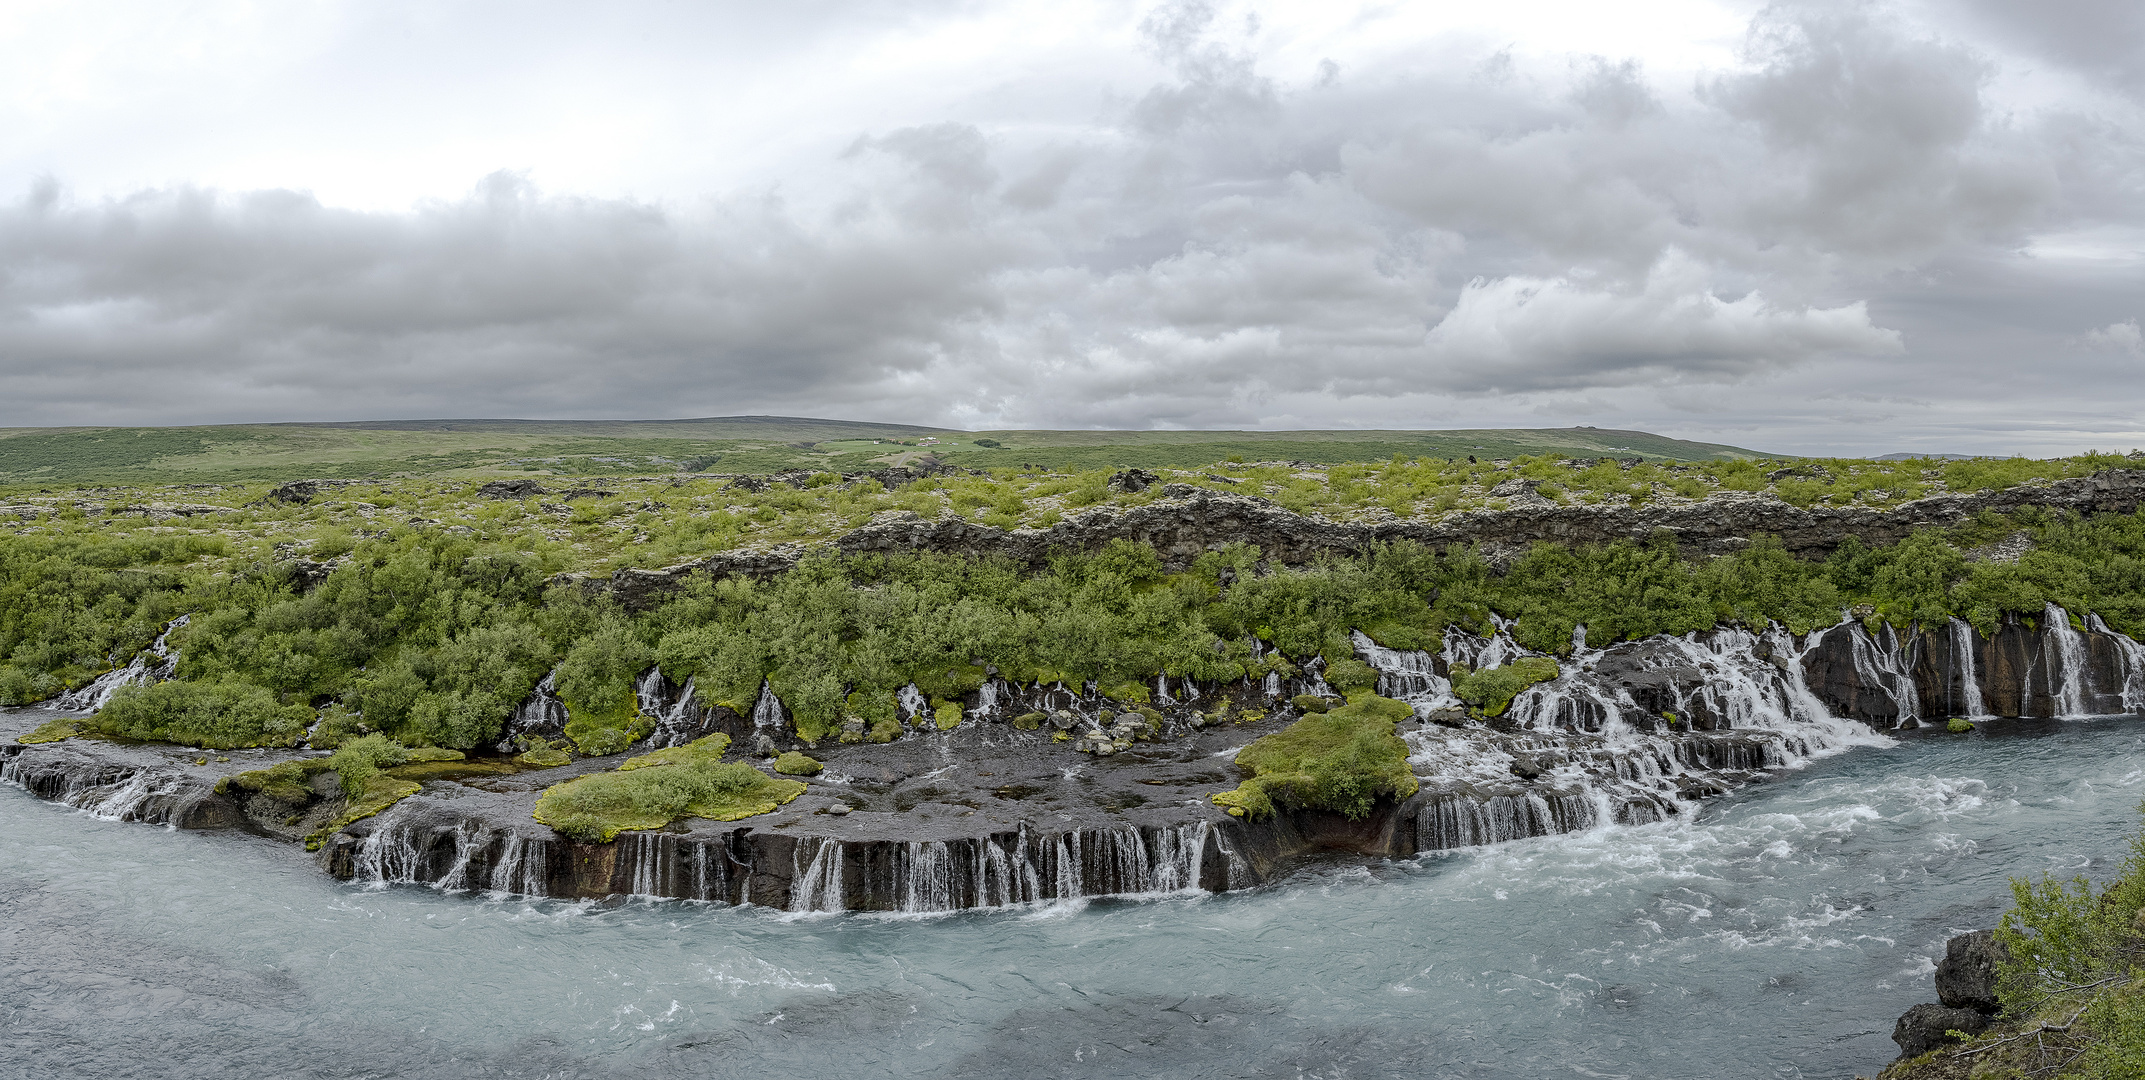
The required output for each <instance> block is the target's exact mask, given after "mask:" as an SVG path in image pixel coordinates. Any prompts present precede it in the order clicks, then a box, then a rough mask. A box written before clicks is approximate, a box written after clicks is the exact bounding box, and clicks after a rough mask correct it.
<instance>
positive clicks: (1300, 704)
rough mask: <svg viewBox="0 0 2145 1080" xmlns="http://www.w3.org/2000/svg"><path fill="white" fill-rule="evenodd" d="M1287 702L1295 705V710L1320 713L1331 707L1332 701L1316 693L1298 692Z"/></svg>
mask: <svg viewBox="0 0 2145 1080" xmlns="http://www.w3.org/2000/svg"><path fill="white" fill-rule="evenodd" d="M1288 703H1289V704H1290V705H1293V706H1295V707H1296V711H1297V712H1302V713H1322V712H1325V711H1326V710H1328V709H1331V708H1332V707H1333V702H1331V701H1329V700H1327V699H1325V698H1322V697H1319V696H1318V695H1317V694H1298V695H1296V696H1295V697H1292V698H1290V699H1289V701H1288Z"/></svg>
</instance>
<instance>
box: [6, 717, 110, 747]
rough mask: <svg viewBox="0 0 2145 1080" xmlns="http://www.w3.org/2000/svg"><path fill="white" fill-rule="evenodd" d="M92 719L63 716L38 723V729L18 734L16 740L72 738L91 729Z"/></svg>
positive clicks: (42, 740) (34, 741)
mask: <svg viewBox="0 0 2145 1080" xmlns="http://www.w3.org/2000/svg"><path fill="white" fill-rule="evenodd" d="M90 719H91V718H90V717H86V716H63V717H60V718H59V719H57V720H47V721H45V722H44V723H42V724H39V725H37V728H36V730H34V731H31V732H28V733H27V734H23V735H17V736H16V737H15V741H16V742H19V743H48V742H58V741H60V740H61V739H71V738H74V737H75V736H77V735H80V734H82V733H83V732H85V731H89V730H91V727H90Z"/></svg>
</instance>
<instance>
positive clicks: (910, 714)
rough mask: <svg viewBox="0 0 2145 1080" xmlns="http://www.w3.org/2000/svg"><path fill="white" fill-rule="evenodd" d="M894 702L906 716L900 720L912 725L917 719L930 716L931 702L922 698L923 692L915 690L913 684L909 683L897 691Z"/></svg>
mask: <svg viewBox="0 0 2145 1080" xmlns="http://www.w3.org/2000/svg"><path fill="white" fill-rule="evenodd" d="M894 702H895V704H897V705H900V706H901V710H902V712H903V713H905V714H907V715H905V716H903V717H902V719H904V720H907V721H909V722H910V723H914V722H915V721H916V718H917V717H920V716H929V715H930V714H931V702H930V701H928V700H926V699H925V698H924V692H923V691H922V690H919V689H917V688H916V684H915V683H910V684H908V685H907V686H904V687H902V688H901V689H900V690H899V691H897V692H896V693H895V694H894Z"/></svg>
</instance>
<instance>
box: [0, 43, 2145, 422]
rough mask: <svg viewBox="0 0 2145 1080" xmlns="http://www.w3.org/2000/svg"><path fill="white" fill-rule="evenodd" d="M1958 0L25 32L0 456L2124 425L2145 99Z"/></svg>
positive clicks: (12, 146)
mask: <svg viewBox="0 0 2145 1080" xmlns="http://www.w3.org/2000/svg"><path fill="white" fill-rule="evenodd" d="M1959 3H1960V4H1964V5H1965V6H1966V8H1969V9H1971V10H1972V11H1974V12H1979V13H1980V14H1977V15H1975V16H1974V17H1973V18H1971V19H1969V18H1967V17H1965V16H1957V17H1956V18H1954V16H1952V15H1947V14H1945V13H1946V12H1947V11H1951V10H1953V7H1947V6H1944V5H1942V4H1939V5H1938V6H1935V7H1930V6H1927V5H1916V6H1913V7H1907V6H1903V5H1902V4H1899V3H1890V4H1888V3H1884V2H1876V3H1869V4H1855V5H1830V4H1822V3H1815V4H1800V3H1783V4H1776V5H1772V6H1769V7H1766V8H1764V9H1763V11H1762V12H1760V13H1759V14H1758V15H1757V16H1756V17H1755V18H1753V17H1751V16H1750V15H1749V14H1748V11H1749V6H1748V5H1745V4H1743V3H1741V2H1740V0H1721V2H1717V3H1716V2H1713V0H1678V2H1677V3H1675V4H1674V5H1672V6H1671V5H1653V6H1650V7H1647V8H1646V9H1645V10H1644V11H1643V12H1638V13H1637V14H1634V13H1633V12H1632V11H1631V10H1626V9H1618V8H1613V7H1602V6H1600V5H1579V4H1568V3H1562V0H1526V2H1524V3H1514V4H1511V5H1502V6H1497V5H1493V6H1488V7H1484V6H1480V5H1478V6H1477V7H1476V8H1475V9H1461V8H1454V7H1452V6H1450V5H1412V6H1411V5H1400V6H1397V7H1395V6H1391V5H1366V6H1361V7H1351V6H1347V5H1343V6H1340V7H1335V6H1334V5H1331V4H1308V3H1298V2H1296V0H1208V2H1200V0H1193V2H1188V3H1171V4H1165V5H1155V4H1150V3H1143V4H1140V5H1135V6H1133V7H1130V8H1128V7H1124V6H1122V5H1117V4H1112V3H1094V4H1082V3H1071V4H1043V3H1040V2H1039V0H1036V2H1030V0H1007V2H1004V3H990V4H970V3H951V2H949V3H936V2H928V3H916V4H910V5H855V4H847V5H844V4H836V5H804V6H792V7H790V8H781V9H779V10H778V9H776V8H768V7H766V6H765V5H757V6H755V5H730V6H724V5H720V4H715V5H701V6H689V9H688V10H686V11H684V12H682V13H681V12H668V11H659V10H658V9H656V8H654V7H646V8H632V9H631V10H630V11H627V12H625V13H618V12H612V11H611V10H610V9H603V10H602V11H596V10H594V9H575V10H574V13H573V16H572V18H567V17H566V16H565V15H563V14H562V12H563V11H565V10H566V9H563V8H557V9H554V8H546V7H544V6H543V5H542V4H540V3H539V4H536V5H528V6H519V7H517V8H516V9H515V10H514V11H513V13H512V16H511V17H509V16H508V15H506V14H503V13H504V12H505V11H506V9H504V8H498V9H494V8H486V7H483V6H482V5H481V4H479V5H472V6H457V7H452V8H429V9H423V8H400V7H395V6H393V5H366V6H362V7H359V6H348V7H337V6H336V5H335V4H334V3H328V4H323V5H317V6H315V7H309V8H306V9H304V10H303V11H302V12H298V13H296V14H293V13H290V12H285V13H282V14H278V15H274V16H273V17H270V16H259V15H253V14H249V11H250V10H251V9H247V8H241V7H218V6H216V5H214V4H210V5H207V9H206V14H205V15H204V16H203V17H202V18H200V19H198V20H193V21H188V20H179V21H178V22H173V21H171V20H169V19H164V20H162V21H159V20H158V19H155V18H149V19H146V20H145V21H144V22H142V23H141V24H140V25H141V26H142V27H143V28H144V29H143V30H142V32H140V33H132V34H117V35H113V36H110V37H107V38H103V39H96V38H90V37H84V36H82V34H81V33H79V31H80V30H81V27H80V26H78V25H76V24H75V23H73V22H72V20H74V19H76V18H78V17H80V16H76V15H73V14H71V12H72V11H73V9H70V8H68V7H66V6H64V5H47V6H45V7H43V8H36V9H25V10H28V12H29V13H28V14H26V15H23V14H19V13H17V14H16V15H13V16H11V15H0V20H5V19H8V18H10V17H13V18H14V19H15V21H14V22H11V23H5V24H4V25H0V28H6V29H12V30H13V31H14V33H13V34H12V35H9V34H0V89H10V88H11V89H12V90H15V91H20V92H19V93H10V94H0V126H6V127H8V129H9V130H10V131H11V133H16V134H18V135H19V137H18V138H14V139H11V140H9V142H8V144H7V145H6V146H4V147H0V183H13V184H16V185H18V186H17V188H16V190H24V189H25V188H27V191H28V193H27V194H26V195H25V196H23V197H22V198H21V199H20V200H19V201H17V202H15V203H14V204H12V205H5V204H0V388H4V389H5V391H6V392H5V393H4V394H0V423H85V422H145V423H155V422H212V421H225V420H258V419H325V418H336V417H343V418H357V417H379V416H403V415H443V414H464V415H467V414H476V415H528V416H606V415H607V416H653V415H681V414H711V413H735V412H791V413H817V414H836V415H851V416H857V417H860V418H876V419H890V420H918V421H937V422H962V423H986V424H998V423H1003V424H1021V425H1113V426H1146V425H1167V426H1200V425H1218V426H1275V425H1290V426H1331V425H1358V424H1382V425H1401V426H1410V425H1421V424H1431V423H1462V424H1480V423H1522V424H1528V425H1539V424H1543V423H1551V422H1557V421H1559V420H1560V419H1561V420H1563V421H1566V422H1577V423H1596V424H1601V425H1603V426H1620V427H1644V426H1648V425H1665V426H1669V427H1671V428H1673V429H1675V430H1679V431H1687V432H1689V433H1691V434H1694V435H1708V434H1710V435H1712V436H1714V437H1719V438H1725V439H1728V441H1735V440H1736V439H1738V438H1744V439H1751V440H1772V441H1770V442H1768V443H1767V445H1768V446H1769V447H1771V448H1776V449H1782V450H1798V449H1824V448H1826V447H1827V446H1830V445H1837V444H1839V443H1840V442H1841V441H1842V440H1845V441H1849V442H1853V441H1858V440H1863V439H1866V438H1868V437H1869V428H1868V426H1867V424H1865V423H1863V421H1862V420H1857V419H1856V417H1862V418H1864V419H1866V418H1867V416H1868V415H1871V414H1870V413H1868V412H1867V410H1864V409H1862V408H1861V407H1860V406H1857V407H1855V408H1842V407H1840V406H1838V405H1818V404H1814V403H1813V402H1814V401H1815V399H1816V398H1817V397H1818V396H1819V395H1831V397H1829V398H1828V400H1832V401H1857V402H1896V401H1899V400H1902V399H1912V400H1915V401H1918V402H1925V404H1916V405H1913V406H1911V407H1909V406H1895V405H1892V404H1886V405H1885V406H1884V407H1883V410H1882V412H1883V414H1884V415H1885V417H1886V420H1885V424H1884V431H1885V432H1886V437H1888V438H1900V439H1907V438H1910V437H1912V432H1913V430H1915V429H1917V428H1920V429H1928V430H1937V429H1941V430H1943V431H1944V432H1946V433H1947V435H1946V437H1947V438H1950V437H1951V435H1950V434H1949V433H1951V432H1953V431H1954V430H1955V427H1956V425H1957V424H1958V423H1959V422H1960V421H1959V418H1962V417H1971V418H1974V421H1975V422H1976V423H1990V424H1995V421H1991V420H1990V419H1989V418H1990V417H1991V416H1992V415H2000V410H2002V409H2008V410H2011V411H2013V412H2016V413H2021V414H2027V413H2036V414H2038V413H2045V414H2048V415H2050V416H2053V415H2056V414H2059V413H2060V414H2062V415H2063V416H2064V419H2063V420H2062V421H2061V423H2049V424H2041V425H2039V426H2033V425H2026V424H2023V423H2021V424H2012V425H2009V426H2004V425H1996V426H1999V427H2002V429H2003V430H2004V431H2006V432H2014V433H2015V432H2026V431H2031V432H2037V433H2039V434H2033V435H2032V436H2031V438H2032V439H2042V440H2055V439H2059V438H2071V437H2072V436H2071V434H2069V433H2072V432H2077V431H2092V430H2114V429H2115V428H2116V427H2119V426H2121V425H2125V424H2129V423H2130V422H2131V421H2130V420H2129V419H2127V418H2126V417H2123V416H2121V415H2119V414H2120V413H2121V410H2120V409H2118V408H2114V407H2113V406H2109V405H2107V404H2106V403H2105V402H2104V401H2100V400H2096V401H2091V402H2086V403H2082V404H2081V403H2080V402H2078V401H2077V393H2076V387H2077V386H2078V385H2081V384H2085V383H2089V382H2092V381H2093V380H2098V379H2104V378H2107V377H2111V376H2113V377H2120V375H2121V374H2122V370H2123V369H2120V368H2118V367H2117V366H2116V365H2117V364H2118V363H2119V362H2120V363H2129V362H2130V361H2129V359H2128V357H2129V356H2130V355H2131V354H2130V353H2129V352H2128V351H2127V350H2129V349H2131V348H2132V347H2133V346H2132V345H2130V344H2127V343H2126V342H2128V341H2131V340H2134V339H2123V340H2117V339H2116V338H2115V337H2106V335H2111V334H2118V333H2119V332H2120V331H2121V330H2122V328H2124V327H2129V328H2130V330H2131V333H2132V334H2135V322H2134V320H2133V321H2130V322H2122V321H2117V320H2124V319H2126V318H2127V316H2128V315H2129V314H2130V312H2132V311H2134V310H2135V307H2134V297H2135V296H2136V295H2137V294H2138V293H2139V292H2140V291H2141V290H2145V261H2140V260H2138V259H2135V258H2129V257H2128V256H2129V255H2134V254H2135V252H2134V251H2131V250H2130V248H2134V247H2135V246H2136V245H2135V244H2134V243H2130V241H2132V240H2134V239H2135V237H2136V236H2137V235H2145V209H2141V207H2145V180H2140V177H2145V113H2140V111H2139V110H2138V108H2137V107H2136V106H2135V103H2134V102H2132V100H2131V99H2130V98H2126V97H2123V96H2122V94H2123V93H2125V92H2127V91H2125V90H2124V88H2125V87H2129V86H2132V85H2133V82H2132V81H2126V80H2130V75H2128V74H2125V73H2126V72H2128V71H2129V69H2128V68H2121V66H2120V64H2116V60H2119V59H2120V58H2119V57H2117V58H2114V59H2111V57H2110V54H2109V53H2108V50H2107V49H2106V48H2104V47H2102V46H2103V45H2104V44H2105V43H2096V42H2095V41H2093V40H2089V39H2088V38H2085V37H2081V36H2079V35H2075V34H2066V35H2056V36H2053V37H2052V36H2050V35H2049V34H2048V33H2047V32H2045V31H2043V32H2037V33H2038V36H2034V35H2026V34H2025V31H2017V33H2018V34H2019V35H2023V36H2019V37H2018V38H2017V42H2016V43H2014V42H2013V40H2012V38H2009V37H2006V36H2005V34H2006V33H2008V32H2009V31H2004V30H2003V29H2002V27H2003V26H2006V25H2009V23H2007V22H2005V21H2004V20H2002V19H1997V18H1996V17H1995V16H1993V15H1989V14H1988V11H1989V10H1992V9H1990V6H1989V5H1986V4H1980V3H1979V2H1978V0H1959ZM2076 5H2083V7H2081V8H2080V10H2084V9H2086V8H2091V9H2093V11H2097V12H2099V15H2096V16H2095V18H2101V19H2102V21H2103V22H2105V23H2106V24H2107V25H2111V26H2114V25H2122V24H2123V23H2122V19H2123V18H2125V16H2121V14H2120V13H2119V12H2115V11H2114V10H2113V8H2109V7H2107V5H2097V6H2096V4H2095V3H2094V2H2091V0H2076ZM2076 5H2074V6H2076ZM1953 6H1954V7H1955V6H1956V5H1953ZM1627 8H1628V6H1627ZM293 10H294V11H295V10H296V9H293ZM1929 12H1935V14H1934V15H1930V14H1929ZM2109 20H2112V21H2109ZM2014 21H2015V20H2014ZM2096 25H2099V24H2098V23H2096ZM487 27H489V28H490V30H492V31H494V32H493V33H491V34H490V35H489V36H487V35H486V34H480V33H478V32H477V31H479V30H483V29H486V28H487ZM1990 27H1996V29H1990ZM2029 38H2030V40H2029ZM2059 39H2060V40H2059ZM480 40H481V41H484V42H486V43H487V45H486V48H484V49H477V48H474V47H472V46H471V45H470V42H473V41H480ZM39 42H47V43H50V46H51V47H50V48H45V49H42V51H41V46H40V45H39ZM89 42H95V43H96V44H94V45H92V44H85V43H89ZM1596 52H1600V53H1603V54H1604V55H1595V53H1596ZM48 53H49V55H50V59H49V60H47V59H41V57H44V56H46V54H48ZM152 54H153V55H152ZM2022 57H2031V59H2030V60H2027V59H2021V58H2022ZM2064 57H2070V58H2073V59H2074V60H2075V63H2076V64H2077V65H2081V66H2080V67H2079V68H2078V70H2079V71H2080V72H2084V74H2080V75H2078V76H2077V79H2078V80H2079V82H2078V84H2079V85H2085V84H2086V83H2087V82H2090V83H2091V85H2093V86H2095V87H2100V88H2102V89H2097V90H2095V91H2093V96H2090V97H2080V96H2076V95H2072V96H2065V94H2063V93H2061V92H2060V87H2059V88H2058V90H2057V91H2051V90H2050V89H2049V86H2050V85H2053V84H2050V83H2048V82H2047V81H2046V80H2043V81H2042V82H2039V83H2034V84H2033V86H2032V87H2031V89H2033V91H2034V93H2035V94H2038V95H2039V96H2038V97H2032V98H2031V100H2030V101H2027V100H2026V99H2023V98H2015V97H2006V96H2005V95H2006V94H2009V93H2011V92H2012V91H2011V89H2010V88H2012V87H2015V86H2018V85H2023V84H2022V83H2021V81H2020V80H2022V79H2027V76H2028V75H2030V74H2031V71H2037V70H2041V69H2044V68H2046V67H2047V66H2048V65H2049V64H2051V63H2056V62H2059V61H2060V62H2062V63H2071V62H2073V61H2072V60H2064V59H2062V58H2064ZM2051 58H2054V59H2051ZM388 60H392V61H393V63H388V62H387V61H388ZM2111 64H2112V65H2115V66H2112V67H2111V66H2110V65H2111ZM2036 65H2038V66H2036ZM2118 68H2120V70H2118ZM2029 69H2031V70H2029ZM2022 72H2023V73H2024V74H2022ZM2028 81H2030V80H2028ZM2065 85H2068V84H2065ZM2111 87H2112V88H2113V89H2108V88H2111ZM2022 102H2024V103H2023V104H2022ZM2126 102H2127V103H2129V104H2126ZM202 117H215V118H216V123H214V124H204V123H202V121H201V119H200V118H202ZM500 170H503V171H500ZM43 174H50V175H53V176H57V177H59V178H61V180H63V181H64V183H53V182H37V183H32V182H31V181H30V179H29V178H30V177H33V176H38V175H43ZM486 174H489V175H490V178H489V179H486V180H484V181H482V182H481V183H479V184H478V185H477V186H476V188H475V189H474V190H468V189H467V188H468V184H469V183H470V180H469V178H471V177H475V176H483V175H486ZM443 176H452V177H454V178H455V180H454V186H453V187H452V188H451V189H450V188H448V187H445V186H443V185H444V184H445V181H443V180H441V179H440V178H441V177H443ZM69 190H73V191H76V192H79V194H76V195H72V196H70V195H69V194H67V192H68V191H69ZM2126 244H2127V245H2128V247H2125V245H2126ZM2088 248H2090V249H2091V251H2093V252H2098V253H2099V254H2098V255H2096V256H2095V257H2091V258H2087V257H2083V256H2081V255H2079V254H2078V253H2079V252H2080V251H2084V250H2086V249H2088ZM2110 252H2113V253H2114V254H2112V255H2111V254H2109V253H2110ZM2118 256H2120V257H2118ZM2111 323H2112V325H2107V324H2111ZM2104 325H2105V326H2106V329H2104V330H2102V331H2096V332H2095V334H2099V335H2103V337H2105V340H2103V339H2102V338H2099V337H2096V338H2093V339H2092V343H2094V344H2096V345H2098V346H2100V348H2099V349H2098V350H2097V351H2096V350H2081V349H2078V348H2076V347H2075V346H2076V345H2077V344H2079V343H2080V341H2081V340H2082V339H2080V338H2079V337H2078V336H2077V331H2076V328H2077V327H2081V326H2104ZM2066 345H2067V346H2072V347H2070V348H2064V346H2066ZM2027 355H2032V356H2042V357H2048V359H2046V360H2045V361H2043V362H2040V363H2037V364H2035V365H2030V366H2027V367H2024V368H2022V367H2021V365H2019V364H2018V358H2019V357H2020V356H2027ZM2118 357H2120V360H2118V359H2117V358H2118ZM1998 386H2001V387H2002V388H2003V391H2002V393H2001V395H2000V397H2001V401H2000V402H1995V403H1994V404H1992V401H1993V400H1994V399H1995V398H1996V397H1997V396H1998V395H1997V394H1996V393H1995V392H1994V391H1993V390H1992V389H1991V388H1993V387H1998ZM1991 410H1998V411H1997V412H1992V411H1991ZM1700 423H1702V424H1704V425H1708V427H1707V428H1706V430H1703V431H1701V430H1699V429H1697V428H1693V427H1691V426H1690V425H1692V424H1700ZM2125 430H2127V429H2125ZM2056 432H2060V433H2062V434H2050V433H2056ZM2003 437H2004V438H2006V439H2012V440H2013V441H2011V442H2007V443H2004V444H2002V445H1997V446H1992V447H1988V449H1991V450H2010V449H2039V448H2042V447H2043V446H2049V447H2051V448H2054V444H2053V443H2049V442H2045V441H2044V442H2029V441H2022V440H2027V439H2028V436H2026V435H2015V434H2007V435H2005V436H2003ZM2081 437H2082V436H2081ZM2086 445H2091V443H2090V442H2088V443H2086ZM1874 449H1882V448H1874ZM1967 449H1971V447H1968V448H1967Z"/></svg>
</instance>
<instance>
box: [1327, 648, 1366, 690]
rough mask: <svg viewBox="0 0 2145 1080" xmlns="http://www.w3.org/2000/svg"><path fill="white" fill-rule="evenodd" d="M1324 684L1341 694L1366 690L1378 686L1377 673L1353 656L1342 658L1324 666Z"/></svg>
mask: <svg viewBox="0 0 2145 1080" xmlns="http://www.w3.org/2000/svg"><path fill="white" fill-rule="evenodd" d="M1326 683H1327V684H1328V685H1330V686H1332V687H1333V688H1334V689H1336V690H1339V691H1341V692H1342V693H1347V692H1348V691H1350V690H1368V689H1370V688H1371V687H1373V686H1376V685H1378V672H1377V670H1376V669H1375V668H1372V667H1371V666H1370V665H1369V664H1366V663H1364V662H1363V661H1361V660H1358V659H1356V658H1355V657H1353V656H1344V657H1342V658H1340V659H1338V660H1333V661H1329V662H1328V663H1327V664H1326Z"/></svg>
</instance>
